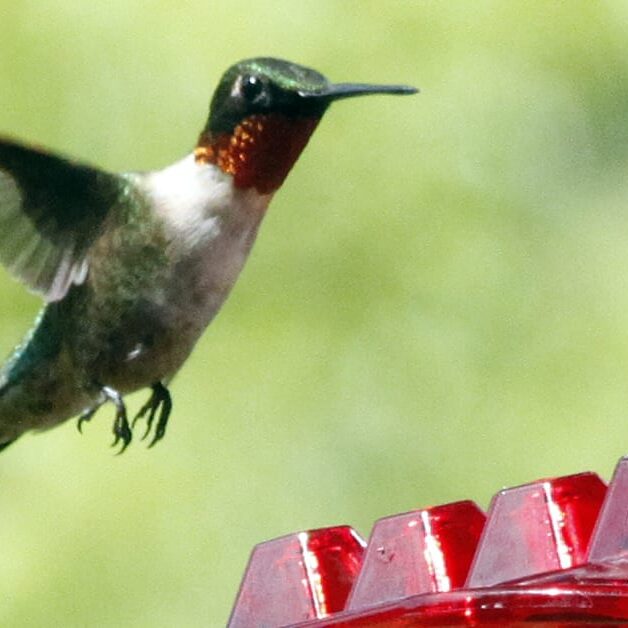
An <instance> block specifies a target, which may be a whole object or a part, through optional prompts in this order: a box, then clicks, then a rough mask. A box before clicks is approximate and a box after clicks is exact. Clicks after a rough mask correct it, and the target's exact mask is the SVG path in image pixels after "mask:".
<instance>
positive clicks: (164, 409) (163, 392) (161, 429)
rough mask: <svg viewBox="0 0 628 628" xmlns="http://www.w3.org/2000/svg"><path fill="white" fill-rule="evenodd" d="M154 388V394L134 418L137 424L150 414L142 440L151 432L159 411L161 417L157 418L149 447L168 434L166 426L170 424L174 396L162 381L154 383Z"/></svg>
mask: <svg viewBox="0 0 628 628" xmlns="http://www.w3.org/2000/svg"><path fill="white" fill-rule="evenodd" d="M152 388H153V394H152V395H151V396H150V398H149V400H148V401H147V402H146V403H145V404H144V405H143V406H142V408H141V409H140V411H139V412H138V413H137V415H136V416H135V418H134V419H133V426H135V423H136V422H137V420H138V419H141V418H142V417H143V416H145V415H146V414H148V417H147V419H146V431H145V432H144V435H143V436H142V440H144V439H145V438H146V437H147V436H148V434H149V433H150V430H151V428H152V426H153V422H154V420H155V417H156V416H157V412H158V411H159V419H158V420H157V425H156V427H155V433H154V435H153V440H152V441H151V442H150V445H149V446H148V447H149V448H150V447H152V446H153V445H155V444H156V443H157V442H158V441H160V440H161V439H162V438H163V437H164V435H165V434H166V426H167V425H168V418H169V417H170V412H171V410H172V398H171V397H170V393H169V392H168V389H167V388H166V387H165V386H164V385H163V384H162V383H161V382H158V383H157V384H153V386H152Z"/></svg>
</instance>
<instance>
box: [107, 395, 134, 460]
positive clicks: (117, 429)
mask: <svg viewBox="0 0 628 628" xmlns="http://www.w3.org/2000/svg"><path fill="white" fill-rule="evenodd" d="M102 391H103V393H104V395H105V397H106V398H107V399H108V400H109V401H111V402H113V404H114V405H115V406H116V418H115V420H114V422H113V435H114V440H113V443H112V444H111V446H112V447H115V446H116V445H117V444H118V443H119V442H120V441H122V447H121V449H120V451H119V452H118V455H120V454H121V453H122V452H123V451H124V450H125V449H126V448H127V447H128V446H129V444H130V443H131V440H132V438H133V432H132V431H131V427H130V425H129V420H128V419H127V415H126V406H125V405H124V401H123V400H122V395H120V393H119V392H118V391H117V390H114V389H113V388H109V386H103V389H102Z"/></svg>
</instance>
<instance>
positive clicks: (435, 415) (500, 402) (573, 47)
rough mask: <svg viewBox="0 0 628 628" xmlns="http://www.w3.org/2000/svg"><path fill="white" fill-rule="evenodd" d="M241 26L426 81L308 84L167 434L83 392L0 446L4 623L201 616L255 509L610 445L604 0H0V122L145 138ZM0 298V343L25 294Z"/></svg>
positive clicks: (301, 506)
mask: <svg viewBox="0 0 628 628" xmlns="http://www.w3.org/2000/svg"><path fill="white" fill-rule="evenodd" d="M256 55H274V56H280V57H284V58H288V59H292V60H294V61H298V62H301V63H305V64H307V65H311V66H312V67H315V68H317V69H319V70H321V71H323V72H324V73H326V74H327V75H328V76H329V77H331V78H332V79H335V80H355V81H371V82H386V81H391V82H407V83H411V84H416V85H418V86H420V87H421V88H422V94H421V95H420V96H417V97H414V98H390V97H389V98H386V97H379V98H375V97H373V98H365V99H362V100H355V101H351V102H345V103H339V104H338V105H336V106H334V107H333V108H332V109H331V111H330V112H329V114H328V115H327V117H326V119H325V120H324V121H323V123H322V124H321V126H320V127H319V129H318V130H317V132H316V134H315V135H314V137H313V138H312V141H311V143H310V145H309V146H308V148H307V150H306V151H305V153H304V155H303V156H302V158H301V159H300V160H299V162H298V164H297V166H296V168H295V170H294V172H293V173H292V174H291V176H290V177H289V178H288V181H287V182H286V185H285V186H284V188H283V189H282V190H281V191H280V192H279V193H278V194H277V196H276V198H275V200H274V202H273V204H272V207H271V210H270V212H269V214H268V216H267V218H266V221H265V224H264V226H263V229H262V231H261V234H260V237H259V239H258V243H257V245H256V247H255V249H254V251H253V254H252V257H251V259H250V262H249V264H248V266H247V267H246V269H245V271H244V273H243V275H242V277H241V280H240V281H239V283H238V285H237V286H236V289H235V290H234V292H233V295H232V296H231V298H230V300H229V301H228V303H227V305H226V306H225V308H224V310H223V311H222V313H221V314H220V316H219V317H218V319H217V320H216V321H215V323H214V324H213V325H212V327H211V329H210V330H209V331H208V333H206V334H205V336H204V337H203V339H202V341H201V342H200V343H199V346H198V348H197V350H196V352H195V353H194V355H193V356H192V358H191V359H190V361H189V363H188V364H187V365H186V367H185V368H184V369H183V371H182V372H181V374H180V376H179V377H178V379H177V380H176V381H175V383H174V385H173V387H172V392H173V394H174V398H175V413H174V416H173V419H172V422H171V427H170V432H169V434H168V438H167V439H166V440H165V442H163V443H162V444H160V445H159V446H158V447H157V448H155V449H154V450H151V451H146V450H145V448H144V447H143V446H142V445H140V444H139V443H134V444H133V446H132V447H130V448H129V450H128V451H127V452H126V453H125V455H124V456H122V457H120V458H115V457H114V456H113V454H112V451H111V450H109V449H108V444H109V441H110V439H111V434H110V429H111V420H112V411H111V409H109V408H108V409H105V410H102V411H101V412H100V413H99V415H98V417H97V419H96V420H95V421H93V422H92V423H91V424H90V425H89V426H88V427H87V429H86V434H85V435H83V436H82V437H80V436H79V435H78V434H77V433H76V430H75V427H74V425H73V424H72V423H68V424H66V425H64V426H62V427H59V428H57V429H55V430H53V431H51V432H49V433H47V434H45V435H34V436H27V437H25V438H23V439H22V440H21V441H20V442H19V443H18V444H16V445H15V446H13V447H11V448H9V449H8V450H7V451H6V452H4V453H3V454H2V455H1V456H0V542H1V544H2V551H1V552H0V600H2V602H1V603H0V625H2V626H12V627H18V626H29V627H32V626H66V627H73V626H86V625H90V626H111V627H113V626H116V627H118V626H150V627H160V626H164V627H166V626H220V625H224V623H225V621H226V619H227V616H228V613H229V609H230V607H231V604H232V602H233V599H234V597H235V594H236V590H237V586H238V584H239V581H240V577H241V575H242V573H243V571H244V567H245V564H246V560H247V557H248V554H249V552H250V549H251V548H252V546H253V545H254V544H255V543H257V542H259V541H261V540H263V539H267V538H271V537H275V536H278V535H281V534H285V533H288V532H291V531H295V530H301V529H306V528H311V527H317V526H324V525H331V524H337V523H351V524H353V525H354V526H356V527H357V529H358V530H359V531H361V532H362V533H363V534H364V535H366V534H368V532H369V529H370V527H371V525H372V523H373V521H374V520H375V519H376V518H378V517H380V516H384V515H387V514H392V513H395V512H400V511H404V510H410V509H412V508H416V507H420V506H425V505H428V504H434V503H444V502H447V501H452V500H456V499H460V498H473V499H475V500H477V501H478V503H480V504H481V505H483V506H487V504H488V500H489V499H490V496H491V495H492V494H493V493H494V492H496V491H497V490H498V489H500V488H501V487H502V486H504V485H513V484H517V483H522V482H526V481H530V480H533V479H536V478H538V477H541V476H552V475H559V474H567V473H573V472H577V471H581V470H586V469H592V470H596V471H598V472H599V473H601V474H602V476H603V477H605V478H608V477H609V475H610V472H611V470H612V467H613V465H614V463H615V462H616V460H617V458H618V457H619V456H620V455H622V454H623V453H624V452H625V451H626V450H627V449H628V177H626V173H627V172H628V5H627V4H626V3H625V2H622V1H621V0H619V1H617V2H611V1H608V2H604V1H600V2H587V1H578V0H571V1H570V2H547V1H544V2H538V1H533V0H520V1H514V0H513V1H506V2H498V1H488V0H475V1H474V2H467V1H466V0H447V1H446V2H445V1H442V2H436V1H419V0H415V1H401V0H386V1H385V2H384V1H383V0H379V1H374V0H362V1H360V2H340V1H332V0H318V1H317V2H312V3H305V2H302V3H298V4H297V3H295V2H294V1H293V0H274V1H273V2H270V1H261V0H260V1H257V2H245V1H243V0H231V1H230V2H215V1H211V0H191V1H190V2H184V3H178V4H177V3H171V2H163V1H158V0H153V1H149V0H146V1H141V0H111V1H109V2H106V3H96V2H83V1H79V0H36V1H35V0H21V1H20V2H13V1H11V2H9V1H7V0H0V133H2V134H6V135H11V136H16V137H19V138H22V139H25V140H29V141H34V142H37V143H40V144H42V145H45V146H49V147H51V148H54V149H56V150H59V151H62V152H64V153H67V154H70V155H73V156H76V157H79V158H83V159H87V160H89V161H91V162H94V163H96V164H100V165H102V166H103V167H106V168H109V169H114V170H125V169H150V168H155V167H161V166H163V165H165V164H167V163H169V162H171V161H173V160H174V159H175V158H178V157H180V156H182V155H183V154H185V153H186V152H187V151H188V150H189V149H190V148H191V146H192V145H193V144H194V142H195V140H196V135H197V132H198V131H199V130H200V128H201V125H202V123H203V122H204V119H205V116H206V111H207V102H208V99H209V96H210V94H211V91H212V89H213V87H214V85H215V84H216V82H217V80H218V78H219V76H220V74H221V73H222V71H223V70H224V69H225V68H226V67H227V66H228V65H230V64H231V63H232V62H234V61H236V60H239V59H241V58H245V57H249V56H256ZM0 303H1V306H0V351H1V352H2V353H8V352H9V351H10V349H11V348H12V346H13V345H14V344H15V343H16V342H17V341H18V340H19V339H20V337H21V336H22V334H23V333H24V332H25V331H26V330H27V328H28V326H29V324H30V320H31V319H32V318H33V317H34V315H35V313H36V311H37V310H38V308H39V302H38V300H37V299H36V298H35V297H33V296H31V295H29V294H27V293H26V291H25V290H24V289H23V288H22V287H21V286H19V285H17V284H15V283H14V282H12V281H11V280H10V279H9V278H8V277H7V276H6V274H3V275H2V276H1V277H0ZM144 398H145V394H144V393H142V394H139V395H136V396H134V397H133V398H131V399H130V402H129V403H130V405H131V406H132V409H136V408H137V407H139V405H140V404H141V403H142V402H143V400H144Z"/></svg>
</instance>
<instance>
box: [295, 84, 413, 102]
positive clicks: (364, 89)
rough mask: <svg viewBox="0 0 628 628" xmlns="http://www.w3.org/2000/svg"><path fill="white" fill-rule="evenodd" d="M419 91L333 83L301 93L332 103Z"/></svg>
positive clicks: (386, 86)
mask: <svg viewBox="0 0 628 628" xmlns="http://www.w3.org/2000/svg"><path fill="white" fill-rule="evenodd" d="M418 91H419V90H418V89H417V88H416V87H410V86H409V85H370V84H368V83H332V84H330V85H329V86H328V87H326V88H324V89H322V90H318V91H316V92H306V91H302V92H299V95H300V96H302V97H303V98H315V99H321V100H326V101H328V102H331V101H332V100H340V99H341V98H353V97H354V96H367V95H369V94H399V95H406V94H416V93H417V92H418Z"/></svg>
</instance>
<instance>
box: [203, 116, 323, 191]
mask: <svg viewBox="0 0 628 628" xmlns="http://www.w3.org/2000/svg"><path fill="white" fill-rule="evenodd" d="M319 120H320V118H310V117H308V118H299V117H289V116H286V115H282V114H276V113H272V114H256V115H251V116H249V117H247V118H245V119H244V120H242V122H240V124H238V125H237V126H236V127H235V128H234V129H233V131H232V132H231V133H220V134H218V135H213V134H212V133H210V132H208V131H204V132H203V133H202V134H201V136H200V138H199V141H198V144H197V146H196V149H195V151H194V157H195V159H196V162H197V163H205V164H214V165H216V166H218V168H220V170H222V171H223V172H224V173H226V174H229V175H232V176H233V183H234V185H235V187H236V188H240V189H248V188H254V189H255V190H257V192H259V193H260V194H270V193H272V192H274V191H275V190H277V189H278V188H279V187H280V186H281V184H282V183H283V181H284V179H285V178H286V177H287V176H288V173H289V172H290V170H291V168H292V166H293V165H294V163H295V161H296V160H297V159H298V157H299V155H300V154H301V151H302V150H303V149H304V148H305V145H306V144H307V142H308V140H309V139H310V135H311V134H312V132H313V131H314V129H315V128H316V125H317V124H318V122H319Z"/></svg>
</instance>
